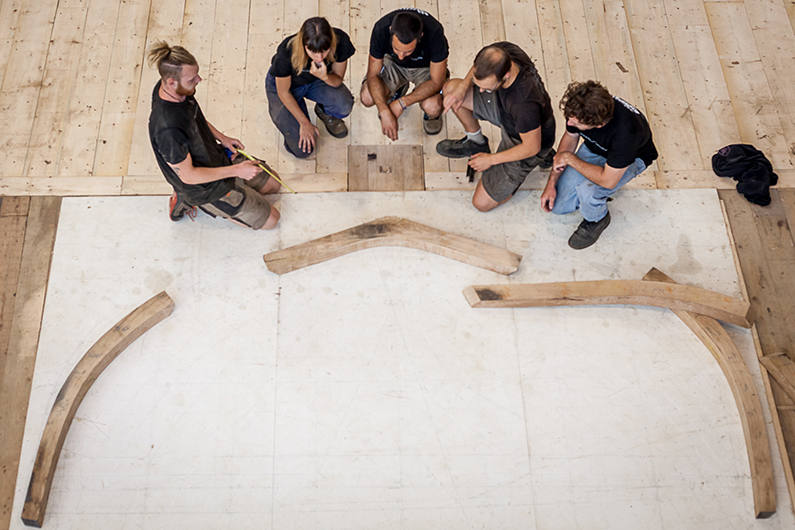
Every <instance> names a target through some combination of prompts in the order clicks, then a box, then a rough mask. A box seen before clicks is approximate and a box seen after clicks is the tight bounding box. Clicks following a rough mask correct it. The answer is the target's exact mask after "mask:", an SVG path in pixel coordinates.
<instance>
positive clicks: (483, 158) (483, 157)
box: [468, 153, 494, 173]
mask: <svg viewBox="0 0 795 530" xmlns="http://www.w3.org/2000/svg"><path fill="white" fill-rule="evenodd" d="M493 156H494V155H492V154H491V153H475V154H474V155H472V156H471V157H470V158H469V162H468V163H469V167H471V168H472V169H474V170H475V171H480V172H481V173H482V172H483V171H486V170H487V169H489V168H490V167H491V166H493V165H494V164H493V163H492V161H491V160H492V157H493Z"/></svg>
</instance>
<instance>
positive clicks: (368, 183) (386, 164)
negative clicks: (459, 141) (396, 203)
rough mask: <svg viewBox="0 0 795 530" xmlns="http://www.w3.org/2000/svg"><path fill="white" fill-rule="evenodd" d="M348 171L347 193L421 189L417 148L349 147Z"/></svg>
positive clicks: (420, 168)
mask: <svg viewBox="0 0 795 530" xmlns="http://www.w3.org/2000/svg"><path fill="white" fill-rule="evenodd" d="M348 171H349V173H348V191H422V190H424V189H425V183H424V179H423V175H424V172H423V164H422V147H420V146H418V145H351V146H349V147H348Z"/></svg>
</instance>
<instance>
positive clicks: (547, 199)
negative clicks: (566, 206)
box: [541, 179, 558, 213]
mask: <svg viewBox="0 0 795 530" xmlns="http://www.w3.org/2000/svg"><path fill="white" fill-rule="evenodd" d="M551 182H552V180H551V179H550V181H548V182H547V186H546V188H544V193H542V194H541V209H543V210H544V211H545V212H547V213H549V212H551V211H552V208H554V207H555V199H556V198H557V196H558V190H557V187H556V186H555V184H551Z"/></svg>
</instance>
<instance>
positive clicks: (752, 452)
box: [643, 268, 776, 519]
mask: <svg viewBox="0 0 795 530" xmlns="http://www.w3.org/2000/svg"><path fill="white" fill-rule="evenodd" d="M643 279H644V280H648V281H655V282H668V283H671V284H675V282H674V280H673V279H671V278H669V277H668V276H667V275H665V274H664V273H663V272H661V271H659V270H658V269H656V268H652V269H651V270H650V271H649V272H648V273H646V275H645V276H644V277H643ZM673 312H674V314H676V316H678V317H679V318H680V319H681V320H682V321H683V322H684V323H685V324H686V325H687V327H689V328H690V330H691V331H693V333H695V335H696V336H697V337H698V338H699V339H700V340H701V342H703V343H704V345H705V346H706V347H707V349H708V350H709V351H710V353H712V355H713V357H714V358H715V360H716V361H717V362H718V365H719V366H720V367H721V370H722V371H723V374H724V375H725V376H726V380H727V382H728V383H729V388H730V389H731V391H732V394H733V395H734V401H735V403H736V404H737V410H738V412H739V413H740V420H741V423H742V427H743V435H744V436H745V444H746V449H747V451H748V461H749V464H750V467H751V484H752V486H753V495H754V510H755V512H756V517H757V519H766V518H768V517H770V516H772V515H773V514H774V513H775V512H776V488H775V483H774V480H773V460H772V457H771V455H770V441H769V440H768V437H767V428H766V426H765V418H764V414H763V412H762V402H761V401H760V399H759V395H758V394H757V392H756V385H754V380H753V377H752V375H751V370H750V369H749V368H748V365H747V364H745V360H744V359H743V358H742V355H740V352H739V351H738V350H737V347H736V346H735V345H734V342H733V341H732V340H731V337H729V335H728V333H726V330H724V329H723V327H722V326H721V325H720V323H719V322H718V321H717V320H715V319H714V318H710V317H707V316H704V315H699V314H695V313H692V312H690V311H684V310H679V309H673Z"/></svg>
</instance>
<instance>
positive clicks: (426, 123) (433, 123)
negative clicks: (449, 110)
mask: <svg viewBox="0 0 795 530" xmlns="http://www.w3.org/2000/svg"><path fill="white" fill-rule="evenodd" d="M442 125H443V123H442V115H441V114H439V115H438V116H437V117H435V118H431V117H430V116H428V115H427V114H425V113H423V115H422V130H423V131H425V134H427V135H429V136H433V135H435V134H439V133H440V132H441V130H442Z"/></svg>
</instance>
